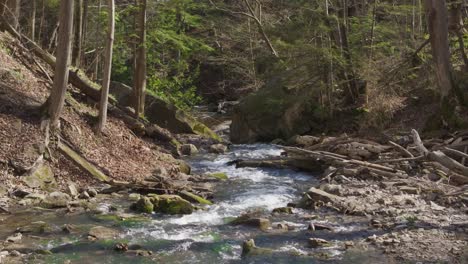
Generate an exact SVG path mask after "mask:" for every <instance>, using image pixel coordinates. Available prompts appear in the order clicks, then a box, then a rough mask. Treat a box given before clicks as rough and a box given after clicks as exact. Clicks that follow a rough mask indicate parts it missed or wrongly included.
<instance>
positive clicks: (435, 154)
mask: <svg viewBox="0 0 468 264" xmlns="http://www.w3.org/2000/svg"><path fill="white" fill-rule="evenodd" d="M411 134H412V135H413V140H414V144H415V145H416V147H417V149H418V151H419V152H420V153H421V154H422V155H424V156H425V157H427V158H428V159H429V160H431V161H434V162H437V163H439V164H441V165H442V166H444V167H446V168H447V169H449V170H450V171H452V172H454V173H455V174H456V175H457V176H461V177H464V178H466V179H467V180H468V167H465V166H463V165H462V164H461V163H459V162H457V161H456V160H454V159H451V158H449V157H448V156H447V155H445V154H444V153H443V152H442V151H440V150H436V151H429V150H428V149H427V148H426V147H425V146H424V144H423V142H422V140H421V137H420V136H419V134H418V132H417V131H416V130H414V129H413V130H411Z"/></svg>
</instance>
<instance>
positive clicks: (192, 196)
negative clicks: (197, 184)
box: [180, 191, 213, 205]
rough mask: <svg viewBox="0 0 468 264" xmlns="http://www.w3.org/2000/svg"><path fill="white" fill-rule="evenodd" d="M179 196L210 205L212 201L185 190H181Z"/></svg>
mask: <svg viewBox="0 0 468 264" xmlns="http://www.w3.org/2000/svg"><path fill="white" fill-rule="evenodd" d="M180 196H181V197H183V198H185V199H187V200H189V201H191V202H195V203H199V204H206V205H212V204H213V203H212V202H210V201H208V200H206V199H204V198H203V197H200V196H198V195H196V194H193V193H191V192H187V191H181V192H180Z"/></svg>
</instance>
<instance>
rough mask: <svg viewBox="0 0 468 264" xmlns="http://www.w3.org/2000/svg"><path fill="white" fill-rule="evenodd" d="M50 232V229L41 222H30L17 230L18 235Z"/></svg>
mask: <svg viewBox="0 0 468 264" xmlns="http://www.w3.org/2000/svg"><path fill="white" fill-rule="evenodd" d="M50 231H52V228H51V227H50V226H49V225H48V224H47V223H46V222H43V221H37V222H32V223H30V224H28V225H25V226H22V227H19V228H18V232H20V233H33V234H42V233H46V232H50Z"/></svg>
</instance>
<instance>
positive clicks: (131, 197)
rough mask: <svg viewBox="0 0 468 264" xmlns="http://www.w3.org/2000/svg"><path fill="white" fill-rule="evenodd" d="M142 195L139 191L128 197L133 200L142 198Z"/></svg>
mask: <svg viewBox="0 0 468 264" xmlns="http://www.w3.org/2000/svg"><path fill="white" fill-rule="evenodd" d="M140 198H141V195H140V194H139V193H131V194H129V195H128V199H129V200H131V201H138V200H140Z"/></svg>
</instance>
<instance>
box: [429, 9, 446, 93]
mask: <svg viewBox="0 0 468 264" xmlns="http://www.w3.org/2000/svg"><path fill="white" fill-rule="evenodd" d="M424 3H425V7H426V14H427V24H428V27H429V34H430V39H431V47H432V56H433V57H434V58H433V59H434V63H435V68H436V69H435V71H436V77H437V83H438V85H439V89H440V95H441V100H442V102H443V101H444V100H445V98H447V97H448V96H449V94H450V92H451V91H452V77H451V65H450V50H449V36H448V15H447V7H446V3H445V0H425V2H424Z"/></svg>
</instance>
